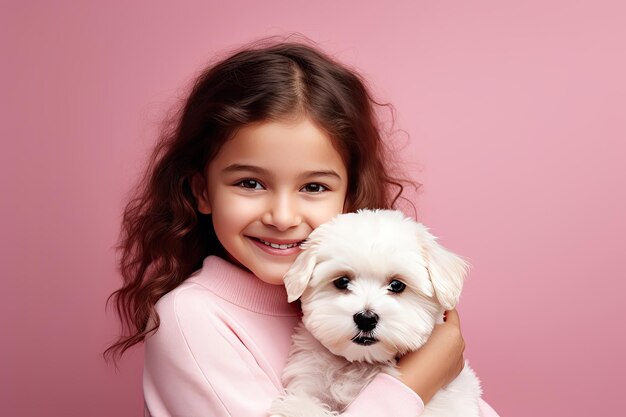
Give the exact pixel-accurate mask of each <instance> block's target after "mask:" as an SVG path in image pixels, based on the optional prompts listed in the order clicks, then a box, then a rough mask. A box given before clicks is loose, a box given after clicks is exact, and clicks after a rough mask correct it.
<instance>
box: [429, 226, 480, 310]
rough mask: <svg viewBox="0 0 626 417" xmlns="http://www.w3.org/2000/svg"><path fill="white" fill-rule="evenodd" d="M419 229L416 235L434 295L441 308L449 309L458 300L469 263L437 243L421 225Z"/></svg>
mask: <svg viewBox="0 0 626 417" xmlns="http://www.w3.org/2000/svg"><path fill="white" fill-rule="evenodd" d="M420 229H421V230H420V231H419V233H418V235H419V239H420V242H421V243H422V247H423V255H424V258H425V260H426V269H427V270H428V275H429V277H430V281H431V282H432V284H433V288H434V290H435V296H436V297H437V300H438V301H439V303H440V304H441V306H442V307H443V308H445V309H446V310H451V309H453V308H454V307H456V304H457V303H458V302H459V298H460V297H461V290H462V289H463V281H464V280H465V277H466V275H467V272H468V269H469V265H468V264H467V263H466V262H465V261H464V260H463V259H461V258H460V257H459V256H457V255H455V254H454V253H452V252H450V251H448V250H447V249H445V248H444V247H443V246H441V245H440V244H438V243H437V242H436V238H435V236H433V235H432V234H430V233H429V232H428V229H426V227H424V226H421V227H420Z"/></svg>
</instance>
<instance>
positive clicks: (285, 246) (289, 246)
mask: <svg viewBox="0 0 626 417" xmlns="http://www.w3.org/2000/svg"><path fill="white" fill-rule="evenodd" d="M259 240H261V239H259ZM261 242H263V243H264V244H266V245H267V246H271V247H273V248H274V249H288V248H293V247H294V246H298V244H297V243H289V244H287V245H279V244H277V243H271V242H266V241H264V240H261Z"/></svg>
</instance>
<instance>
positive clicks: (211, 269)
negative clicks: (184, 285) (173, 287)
mask: <svg viewBox="0 0 626 417" xmlns="http://www.w3.org/2000/svg"><path fill="white" fill-rule="evenodd" d="M187 282H195V283H196V284H199V285H201V286H203V287H205V288H206V289H208V290H209V291H211V292H212V293H214V294H215V295H217V296H219V297H221V298H223V299H224V300H226V301H228V302H230V303H232V304H235V305H237V306H240V307H243V308H245V309H247V310H251V311H254V312H257V313H263V314H269V315H273V316H298V315H300V314H301V313H300V303H299V302H294V303H288V302H287V291H286V290H285V287H284V286H282V285H271V284H267V283H265V282H263V281H261V280H260V279H259V278H257V277H256V276H255V275H254V274H252V273H251V272H250V271H246V270H244V269H242V268H240V267H238V266H236V265H234V264H232V263H230V262H228V261H226V260H224V259H222V258H220V257H218V256H214V255H209V256H207V257H206V258H205V259H204V261H203V263H202V268H201V269H199V270H198V271H196V272H194V273H193V274H192V276H191V277H189V279H188V280H187Z"/></svg>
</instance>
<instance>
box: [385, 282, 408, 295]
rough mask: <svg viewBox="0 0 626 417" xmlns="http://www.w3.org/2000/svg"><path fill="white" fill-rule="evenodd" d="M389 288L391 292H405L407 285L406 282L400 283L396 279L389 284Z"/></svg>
mask: <svg viewBox="0 0 626 417" xmlns="http://www.w3.org/2000/svg"><path fill="white" fill-rule="evenodd" d="M388 288H389V291H391V292H396V293H398V292H402V291H404V289H405V288H406V284H404V282H400V281H398V280H397V279H394V280H393V281H391V282H390V283H389V287H388Z"/></svg>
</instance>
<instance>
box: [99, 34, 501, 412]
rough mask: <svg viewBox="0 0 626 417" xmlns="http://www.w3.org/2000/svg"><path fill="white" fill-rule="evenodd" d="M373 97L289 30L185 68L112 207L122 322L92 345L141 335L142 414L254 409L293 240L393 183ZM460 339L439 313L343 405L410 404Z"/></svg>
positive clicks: (382, 201)
mask: <svg viewBox="0 0 626 417" xmlns="http://www.w3.org/2000/svg"><path fill="white" fill-rule="evenodd" d="M374 104H375V102H374V100H373V99H372V97H371V96H370V94H369V93H368V91H367V89H366V87H365V85H364V82H363V81H362V80H361V78H360V77H359V76H358V75H357V74H355V73H354V72H353V71H351V70H349V69H347V68H345V67H344V66H342V65H340V64H338V63H337V62H335V61H334V60H332V59H331V58H329V57H328V56H326V55H324V54H323V53H321V52H319V51H317V50H316V49H314V48H312V47H309V46H307V45H305V44H299V43H272V44H270V45H256V46H253V47H248V48H246V49H243V50H240V51H239V52H237V53H235V54H234V55H232V56H230V57H228V58H227V59H225V60H223V61H222V62H219V63H218V64H216V65H214V66H212V67H211V68H208V69H207V70H206V71H205V72H204V73H203V74H201V75H200V77H199V78H198V79H197V81H196V83H195V85H194V87H193V90H192V91H191V94H190V95H189V97H188V99H187V101H186V104H185V106H184V108H183V110H182V113H181V114H180V117H179V121H178V123H177V125H176V126H175V128H174V129H173V130H172V131H171V132H168V133H167V134H166V135H164V137H163V139H162V140H161V141H160V142H159V144H158V145H157V147H156V149H155V151H154V153H153V157H152V160H151V164H150V165H149V167H148V170H147V173H146V176H145V177H144V180H143V182H142V183H141V187H140V188H139V189H138V194H137V196H136V197H135V198H133V199H132V200H131V201H130V203H129V204H128V206H127V208H126V211H125V213H124V219H123V227H122V239H121V244H120V249H122V258H121V262H120V269H121V272H122V275H123V277H124V286H123V287H122V288H121V289H120V290H118V291H116V292H115V293H114V294H113V295H112V296H113V297H114V300H115V302H116V306H117V311H118V314H119V315H120V317H121V320H122V323H123V325H124V326H125V330H126V332H127V336H124V337H121V338H120V340H119V342H118V343H116V344H114V345H113V346H111V347H110V348H109V349H108V350H107V352H106V354H107V355H111V354H118V355H121V354H123V352H124V351H125V350H126V349H128V348H129V347H131V346H133V345H135V344H136V343H139V342H141V341H145V366H144V378H143V386H144V396H145V414H146V415H147V416H154V417H157V416H158V417H160V416H235V417H261V416H266V415H267V411H268V409H269V407H270V404H271V402H272V400H273V399H274V398H275V397H276V396H277V395H279V393H280V391H281V388H282V386H281V382H280V376H281V373H282V369H283V367H284V365H285V362H286V360H287V352H288V349H289V345H290V337H291V333H292V331H293V328H294V326H295V325H296V324H297V322H298V320H299V318H300V311H299V305H298V304H297V303H293V304H289V303H287V296H286V292H285V289H284V287H283V285H282V284H283V282H282V277H283V274H284V273H285V272H286V271H287V269H288V268H289V266H290V265H291V263H292V262H293V261H294V259H295V258H296V256H297V255H298V253H299V252H300V248H299V244H300V243H301V242H302V241H304V240H305V239H306V238H307V236H308V235H309V233H310V232H311V231H312V230H313V229H315V228H316V227H317V226H319V225H320V224H322V223H324V222H326V221H327V220H330V219H331V218H332V217H333V216H334V215H336V214H338V213H342V212H349V211H355V210H357V209H359V208H366V207H367V208H391V207H392V206H393V204H394V203H395V201H396V200H397V198H398V196H399V195H400V192H401V190H402V186H401V185H400V182H399V181H397V180H396V179H394V178H393V177H392V176H391V175H390V174H389V172H388V167H387V166H386V165H385V162H384V149H385V148H384V145H383V143H382V139H381V135H380V133H379V130H378V127H377V123H376V118H375V114H374V107H373V106H374ZM394 188H395V191H396V192H395V193H394ZM463 350H464V342H463V339H462V337H461V333H460V325H459V320H458V316H457V314H456V312H455V311H451V312H448V313H447V320H446V322H445V323H444V324H443V325H440V326H438V327H437V328H436V330H435V332H434V333H433V336H432V337H431V339H430V340H429V342H428V343H427V344H426V346H424V347H423V348H422V349H420V350H419V351H418V352H414V353H411V354H408V355H406V356H404V357H403V358H401V359H400V360H399V362H398V366H399V369H400V370H401V372H402V375H403V376H402V378H401V380H400V379H396V378H394V377H391V376H389V375H386V374H380V375H378V376H377V377H376V378H375V379H374V380H373V382H371V383H370V384H369V385H368V386H367V387H366V388H365V389H364V390H363V391H362V392H361V393H360V395H359V396H358V397H357V398H356V399H355V400H354V401H353V403H352V404H350V405H349V406H348V407H347V408H346V410H344V411H343V414H342V415H344V416H359V417H367V416H376V417H380V416H393V417H401V416H407V417H408V416H411V417H415V416H418V415H420V414H421V412H422V410H423V406H424V405H423V404H424V402H427V401H428V400H429V399H430V398H431V397H432V396H433V395H434V393H435V392H436V391H437V390H438V389H440V388H441V387H442V386H444V385H446V384H447V383H448V382H449V381H451V380H452V379H453V378H454V377H456V376H457V375H458V373H459V372H460V371H461V369H462V367H463V363H464V362H463ZM481 406H482V407H483V415H484V416H495V415H496V414H495V413H494V412H493V411H492V410H491V409H490V408H489V406H487V405H486V404H485V403H482V404H481Z"/></svg>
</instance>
